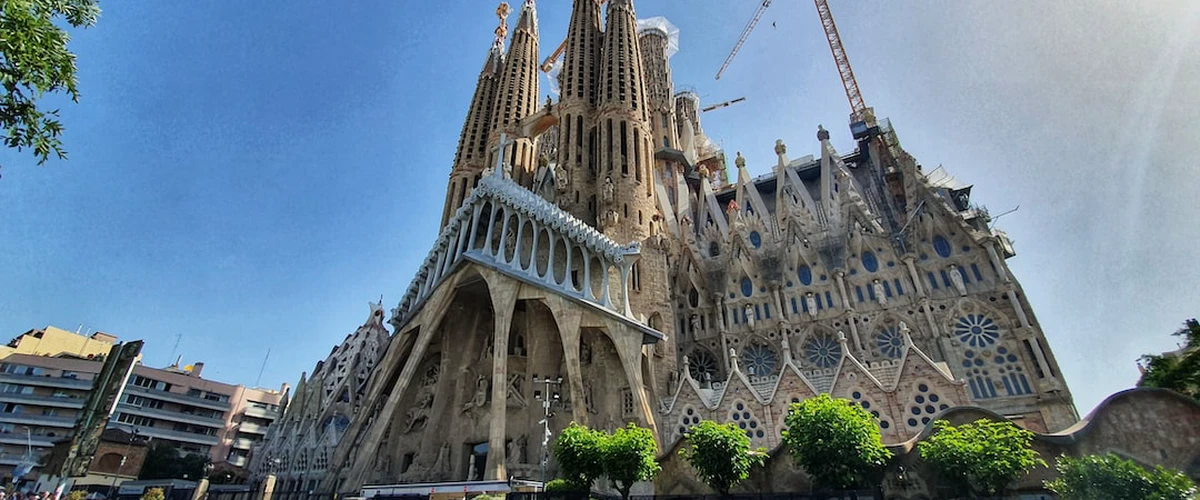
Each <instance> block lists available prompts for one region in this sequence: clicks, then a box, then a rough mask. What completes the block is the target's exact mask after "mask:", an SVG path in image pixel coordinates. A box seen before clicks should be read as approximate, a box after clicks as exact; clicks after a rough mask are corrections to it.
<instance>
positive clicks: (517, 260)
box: [511, 215, 533, 271]
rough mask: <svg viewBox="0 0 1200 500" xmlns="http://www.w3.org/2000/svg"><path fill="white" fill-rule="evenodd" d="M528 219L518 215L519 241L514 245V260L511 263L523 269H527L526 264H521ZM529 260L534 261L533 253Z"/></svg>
mask: <svg viewBox="0 0 1200 500" xmlns="http://www.w3.org/2000/svg"><path fill="white" fill-rule="evenodd" d="M526 220H527V219H526V218H525V216H523V215H522V216H520V217H517V241H516V244H515V245H514V246H513V261H512V263H511V265H512V266H513V267H515V268H517V269H520V270H522V271H524V270H525V266H522V265H521V247H522V246H524V243H525V221H526ZM529 262H533V255H532V254H531V255H530V256H529Z"/></svg>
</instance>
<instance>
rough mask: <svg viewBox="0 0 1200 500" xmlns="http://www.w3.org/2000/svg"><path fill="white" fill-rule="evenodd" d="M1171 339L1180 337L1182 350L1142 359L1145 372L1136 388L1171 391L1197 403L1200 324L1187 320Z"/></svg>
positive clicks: (1199, 368) (1199, 383)
mask: <svg viewBox="0 0 1200 500" xmlns="http://www.w3.org/2000/svg"><path fill="white" fill-rule="evenodd" d="M1174 335H1175V336H1177V337H1183V339H1184V345H1183V349H1181V350H1179V351H1176V352H1173V353H1167V354H1160V355H1153V354H1147V355H1145V356H1142V365H1143V367H1144V368H1143V372H1142V378H1141V380H1139V381H1138V386H1139V387H1159V388H1163V389H1170V390H1172V391H1175V392H1178V393H1180V394H1183V395H1185V396H1188V397H1191V398H1193V399H1197V400H1200V322H1198V321H1196V320H1195V319H1190V320H1188V321H1186V322H1185V323H1184V325H1183V328H1181V329H1179V330H1177V331H1176V332H1175V333H1174Z"/></svg>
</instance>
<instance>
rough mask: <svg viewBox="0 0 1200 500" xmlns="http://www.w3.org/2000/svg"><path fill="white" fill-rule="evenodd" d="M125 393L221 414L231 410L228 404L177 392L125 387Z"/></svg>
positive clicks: (134, 386)
mask: <svg viewBox="0 0 1200 500" xmlns="http://www.w3.org/2000/svg"><path fill="white" fill-rule="evenodd" d="M125 393H126V394H136V395H138V396H143V397H147V398H151V399H158V400H162V401H170V402H172V403H179V404H183V405H191V406H196V407H200V408H208V409H210V410H218V411H222V412H226V411H229V409H230V408H231V407H230V406H229V402H222V401H213V400H211V399H204V398H201V397H197V396H188V395H187V394H179V393H177V392H165V391H156V390H153V389H147V388H145V387H138V386H136V385H126V386H125Z"/></svg>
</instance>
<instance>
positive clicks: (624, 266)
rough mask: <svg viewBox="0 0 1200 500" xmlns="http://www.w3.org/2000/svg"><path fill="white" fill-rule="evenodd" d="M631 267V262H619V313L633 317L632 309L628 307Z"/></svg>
mask: <svg viewBox="0 0 1200 500" xmlns="http://www.w3.org/2000/svg"><path fill="white" fill-rule="evenodd" d="M632 267H633V263H630V262H623V263H621V314H624V315H626V316H629V317H631V318H632V317H633V310H632V309H630V308H629V269H630V268H632Z"/></svg>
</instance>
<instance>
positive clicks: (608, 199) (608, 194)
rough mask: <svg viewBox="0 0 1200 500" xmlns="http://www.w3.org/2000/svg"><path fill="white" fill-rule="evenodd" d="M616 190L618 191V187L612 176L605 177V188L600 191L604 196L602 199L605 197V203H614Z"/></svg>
mask: <svg viewBox="0 0 1200 500" xmlns="http://www.w3.org/2000/svg"><path fill="white" fill-rule="evenodd" d="M616 192H617V188H616V186H614V185H613V180H612V177H605V178H604V188H603V190H602V191H601V192H600V193H601V196H602V198H601V199H603V200H604V202H605V203H612V201H613V196H615V195H616Z"/></svg>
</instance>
